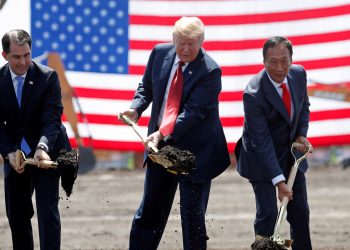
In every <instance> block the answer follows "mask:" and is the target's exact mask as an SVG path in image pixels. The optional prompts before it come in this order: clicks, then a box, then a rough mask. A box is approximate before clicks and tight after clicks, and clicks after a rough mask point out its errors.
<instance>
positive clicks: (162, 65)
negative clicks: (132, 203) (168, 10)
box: [122, 17, 230, 250]
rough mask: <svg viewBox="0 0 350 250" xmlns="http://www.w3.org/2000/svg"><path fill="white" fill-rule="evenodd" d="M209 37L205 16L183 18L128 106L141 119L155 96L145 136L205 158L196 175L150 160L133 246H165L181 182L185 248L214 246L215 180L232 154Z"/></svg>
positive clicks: (135, 249)
mask: <svg viewBox="0 0 350 250" xmlns="http://www.w3.org/2000/svg"><path fill="white" fill-rule="evenodd" d="M203 40H204V25H203V23H202V21H201V20H200V19H198V18H196V17H182V18H180V19H179V20H178V21H177V22H176V23H175V26H174V31H173V44H159V45H157V46H156V47H155V48H154V49H153V51H152V53H151V55H150V57H149V61H148V63H147V67H146V71H145V73H144V76H143V79H142V82H141V83H140V84H139V86H138V88H137V91H136V94H135V97H134V99H133V101H132V104H131V109H129V110H127V111H124V112H122V113H123V114H124V115H126V116H128V117H129V118H130V119H132V120H134V121H137V120H138V119H139V117H140V116H141V114H142V112H143V111H145V110H146V109H147V107H148V106H149V105H150V103H151V102H152V111H151V119H150V122H149V125H148V134H149V136H148V137H147V138H146V140H145V144H146V145H147V144H149V143H153V144H154V145H155V146H156V147H159V148H162V147H164V146H165V145H172V146H175V147H176V148H179V149H180V150H189V151H190V152H192V153H193V154H194V155H195V157H196V159H197V165H196V169H195V170H194V171H192V172H191V173H190V174H189V175H174V174H171V173H169V172H167V171H166V170H165V169H164V168H163V167H161V166H159V165H156V164H155V163H153V162H152V161H147V162H146V164H147V169H146V180H145V186H144V187H145V190H144V196H143V200H142V202H141V205H140V207H139V209H138V210H137V212H136V214H135V217H134V220H133V223H132V228H131V233H130V249H131V250H140V249H157V247H158V245H159V242H160V239H161V237H162V234H163V231H164V228H165V225H166V222H167V219H168V216H169V212H170V210H171V205H172V203H173V199H174V195H175V192H176V189H177V185H178V184H179V190H180V197H181V198H180V210H181V222H182V229H183V246H184V249H185V250H188V249H196V250H201V249H206V245H207V239H208V237H207V233H206V228H205V212H206V208H207V203H208V199H209V191H210V184H211V180H212V179H213V178H214V177H216V176H217V175H219V174H220V173H222V172H223V171H224V170H225V169H226V168H227V167H228V166H229V164H230V159H229V154H228V150H227V144H226V139H225V136H224V133H223V128H222V125H221V123H220V119H219V108H218V105H219V102H218V96H219V93H220V91H221V69H220V67H219V66H218V65H217V63H216V62H215V61H214V60H213V59H212V58H210V57H209V56H208V55H207V54H206V53H205V51H204V50H203V49H202V48H201V46H202V43H203ZM179 84H180V86H179ZM178 87H179V88H178ZM174 90H175V91H174Z"/></svg>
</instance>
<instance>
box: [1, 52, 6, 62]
mask: <svg viewBox="0 0 350 250" xmlns="http://www.w3.org/2000/svg"><path fill="white" fill-rule="evenodd" d="M1 55H2V57H3V58H4V59H5V60H6V61H7V58H6V57H7V54H6V53H5V51H3V52H2V53H1Z"/></svg>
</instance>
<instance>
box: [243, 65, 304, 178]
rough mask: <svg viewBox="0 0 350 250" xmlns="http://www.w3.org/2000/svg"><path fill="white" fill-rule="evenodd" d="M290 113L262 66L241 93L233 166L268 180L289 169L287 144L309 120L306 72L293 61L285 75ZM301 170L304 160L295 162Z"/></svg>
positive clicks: (244, 174) (302, 129) (285, 173)
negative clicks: (240, 124)
mask: <svg viewBox="0 0 350 250" xmlns="http://www.w3.org/2000/svg"><path fill="white" fill-rule="evenodd" d="M287 79H288V84H289V87H290V92H291V97H292V102H293V105H294V114H293V119H292V121H291V120H290V119H289V117H288V114H287V110H286V109H285V107H284V104H283V102H282V98H281V97H280V96H279V95H278V92H277V90H276V88H275V87H274V86H273V84H272V83H271V81H270V79H269V78H268V75H267V73H266V70H265V69H263V70H262V71H261V72H260V73H258V74H257V75H256V76H255V77H253V79H252V80H251V81H250V82H249V83H248V85H247V87H246V89H245V90H244V94H243V104H244V114H245V121H244V128H243V136H242V147H241V150H240V154H239V159H238V164H237V170H238V172H239V173H240V175H242V176H243V177H246V178H248V179H250V180H272V179H273V178H274V177H276V176H278V175H280V174H284V175H285V176H288V175H289V171H290V156H291V155H290V147H291V144H292V142H293V141H294V139H295V138H296V137H297V136H305V137H306V135H307V131H308V124H309V115H310V111H309V106H310V103H309V98H308V95H307V88H306V72H305V70H304V68H303V67H301V66H297V65H293V66H292V67H291V68H290V70H289V73H288V76H287ZM299 169H300V170H301V171H303V172H305V171H306V170H307V162H306V161H303V162H302V163H301V164H300V165H299Z"/></svg>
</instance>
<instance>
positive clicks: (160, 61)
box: [131, 44, 230, 181]
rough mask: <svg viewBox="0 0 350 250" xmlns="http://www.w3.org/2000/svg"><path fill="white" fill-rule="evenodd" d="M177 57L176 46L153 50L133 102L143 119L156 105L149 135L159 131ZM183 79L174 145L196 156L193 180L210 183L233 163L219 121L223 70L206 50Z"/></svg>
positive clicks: (159, 47) (167, 45) (191, 65)
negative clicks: (150, 106)
mask: <svg viewBox="0 0 350 250" xmlns="http://www.w3.org/2000/svg"><path fill="white" fill-rule="evenodd" d="M175 56H176V53H175V47H174V45H172V44H160V45H157V46H156V47H155V48H154V49H153V51H152V53H151V55H150V58H149V61H148V63H147V67H146V71H145V74H144V76H143V79H142V82H141V83H140V84H139V86H138V88H137V91H136V94H135V97H134V99H133V101H132V105H131V108H133V109H136V111H137V113H138V114H139V117H140V116H141V114H142V112H143V111H144V110H146V108H147V107H148V106H149V104H150V103H151V102H153V103H152V113H151V119H150V123H149V125H148V134H151V133H153V132H155V131H157V130H158V127H157V121H158V117H159V112H160V109H161V105H162V102H163V98H164V94H165V90H166V86H167V83H168V79H169V75H170V71H171V68H172V66H173V63H174V60H175ZM183 77H184V86H183V92H182V99H181V104H180V111H179V115H178V117H177V119H176V124H175V128H174V132H173V134H172V138H173V146H175V147H178V148H179V149H187V150H189V151H191V152H192V153H193V154H194V155H195V156H196V158H197V166H196V167H197V169H196V170H195V171H194V172H193V173H192V174H191V177H192V178H193V180H195V181H203V180H210V179H212V178H214V177H216V176H217V175H219V174H220V173H222V172H223V171H224V170H225V169H226V168H227V167H228V166H229V164H230V159H229V154H228V149H227V143H226V139H225V135H224V132H223V128H222V125H221V122H220V119H219V101H218V96H219V93H220V91H221V69H220V67H219V66H218V65H217V63H216V62H215V61H214V60H213V59H212V58H210V57H209V56H208V55H207V54H206V53H205V52H204V50H200V52H199V54H198V56H197V58H196V59H195V60H194V61H193V62H191V63H189V64H188V65H187V67H186V69H185V71H184V72H183Z"/></svg>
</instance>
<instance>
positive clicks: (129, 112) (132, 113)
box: [118, 109, 139, 125]
mask: <svg viewBox="0 0 350 250" xmlns="http://www.w3.org/2000/svg"><path fill="white" fill-rule="evenodd" d="M120 114H122V115H125V116H127V117H128V118H129V119H130V120H132V121H133V122H135V123H136V122H137V120H138V118H139V117H138V114H137V112H136V110H135V109H128V110H125V111H123V112H120ZM118 120H119V121H122V122H123V123H124V124H126V125H128V124H127V123H125V122H124V120H123V119H122V118H120V117H119V116H118Z"/></svg>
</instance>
